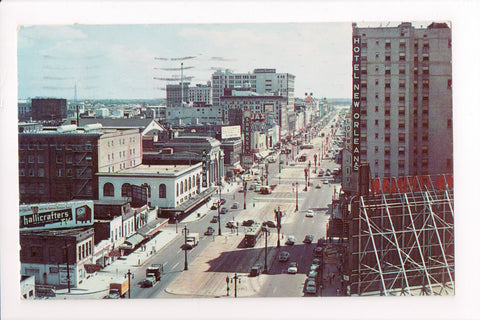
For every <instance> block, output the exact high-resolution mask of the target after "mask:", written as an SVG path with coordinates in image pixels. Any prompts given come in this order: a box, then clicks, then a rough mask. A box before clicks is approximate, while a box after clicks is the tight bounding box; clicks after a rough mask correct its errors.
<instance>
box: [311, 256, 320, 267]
mask: <svg viewBox="0 0 480 320" xmlns="http://www.w3.org/2000/svg"><path fill="white" fill-rule="evenodd" d="M312 264H316V265H317V266H319V265H320V259H318V258H315V259H313V260H312Z"/></svg>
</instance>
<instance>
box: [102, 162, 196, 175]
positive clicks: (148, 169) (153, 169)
mask: <svg viewBox="0 0 480 320" xmlns="http://www.w3.org/2000/svg"><path fill="white" fill-rule="evenodd" d="M200 166H201V162H198V163H195V164H192V165H174V164H165V165H147V164H141V165H138V166H136V167H132V168H126V169H121V170H119V171H117V172H99V173H97V175H101V176H103V175H105V176H116V175H118V176H121V175H132V176H135V175H139V176H142V175H146V176H150V175H163V176H177V175H180V174H182V173H184V172H188V171H189V170H191V169H193V168H196V167H200Z"/></svg>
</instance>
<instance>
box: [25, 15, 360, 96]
mask: <svg viewBox="0 0 480 320" xmlns="http://www.w3.org/2000/svg"><path fill="white" fill-rule="evenodd" d="M351 30H352V29H351V23H284V24H203V25H201V24H191V25H187V24H168V25H153V24H150V25H64V26H28V27H21V28H20V29H19V32H18V83H19V91H18V93H19V99H26V98H32V97H37V96H38V97H61V98H67V99H68V100H71V99H73V98H74V87H75V83H77V97H78V99H92V98H95V99H101V98H114V99H115V98H118V99H157V98H165V96H166V94H165V86H166V84H167V83H168V84H171V83H178V82H180V81H168V82H167V81H163V80H155V79H154V77H158V78H174V77H180V71H179V70H171V69H175V68H177V69H178V68H180V63H181V62H182V61H183V62H184V67H185V70H184V76H193V77H194V78H193V79H192V80H191V81H190V82H191V84H192V85H195V84H197V83H201V84H205V83H206V82H207V81H209V80H211V75H212V73H213V72H215V70H216V69H230V70H232V71H233V72H238V73H247V72H253V70H254V69H256V68H274V69H276V70H277V72H278V73H291V74H293V75H295V77H296V78H295V96H296V97H303V96H304V95H305V92H308V93H313V94H314V96H315V97H317V98H322V97H327V98H349V97H350V95H351V93H350V92H351ZM182 57H183V58H185V57H187V58H188V57H190V58H189V59H184V60H178V58H182Z"/></svg>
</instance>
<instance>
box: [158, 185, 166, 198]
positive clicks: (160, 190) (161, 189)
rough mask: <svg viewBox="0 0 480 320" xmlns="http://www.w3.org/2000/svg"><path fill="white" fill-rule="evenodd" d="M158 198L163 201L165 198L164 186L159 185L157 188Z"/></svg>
mask: <svg viewBox="0 0 480 320" xmlns="http://www.w3.org/2000/svg"><path fill="white" fill-rule="evenodd" d="M158 197H159V198H161V199H164V198H166V197H167V186H166V185H165V184H161V185H160V186H159V187H158Z"/></svg>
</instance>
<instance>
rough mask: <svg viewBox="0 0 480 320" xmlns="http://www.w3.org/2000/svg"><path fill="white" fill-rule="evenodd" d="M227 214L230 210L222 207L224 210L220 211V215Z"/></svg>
mask: <svg viewBox="0 0 480 320" xmlns="http://www.w3.org/2000/svg"><path fill="white" fill-rule="evenodd" d="M227 212H228V209H227V208H225V207H222V208H221V209H220V213H221V214H226V213H227Z"/></svg>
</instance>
